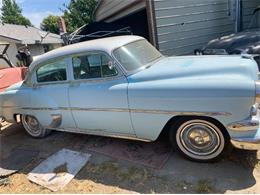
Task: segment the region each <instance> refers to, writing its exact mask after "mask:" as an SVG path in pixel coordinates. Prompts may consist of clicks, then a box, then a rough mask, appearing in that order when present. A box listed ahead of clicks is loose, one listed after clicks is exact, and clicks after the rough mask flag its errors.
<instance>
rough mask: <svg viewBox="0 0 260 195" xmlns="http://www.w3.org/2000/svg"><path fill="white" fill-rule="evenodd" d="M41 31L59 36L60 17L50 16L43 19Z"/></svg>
mask: <svg viewBox="0 0 260 195" xmlns="http://www.w3.org/2000/svg"><path fill="white" fill-rule="evenodd" d="M41 29H42V30H44V31H49V32H51V33H55V34H59V33H60V32H59V16H54V15H49V16H47V17H46V18H44V19H43V21H42V23H41Z"/></svg>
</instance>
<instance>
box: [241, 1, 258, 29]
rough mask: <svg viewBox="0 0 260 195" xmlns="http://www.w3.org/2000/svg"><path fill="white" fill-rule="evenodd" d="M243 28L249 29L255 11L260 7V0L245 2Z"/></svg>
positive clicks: (243, 2)
mask: <svg viewBox="0 0 260 195" xmlns="http://www.w3.org/2000/svg"><path fill="white" fill-rule="evenodd" d="M242 4H243V28H244V29H245V28H247V27H248V25H249V23H250V19H251V17H252V14H253V11H254V9H255V8H256V7H257V6H260V0H243V1H242Z"/></svg>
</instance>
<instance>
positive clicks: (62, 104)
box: [26, 58, 76, 129]
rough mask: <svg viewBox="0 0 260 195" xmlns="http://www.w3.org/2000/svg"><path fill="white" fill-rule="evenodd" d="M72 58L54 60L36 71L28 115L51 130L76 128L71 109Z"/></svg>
mask: <svg viewBox="0 0 260 195" xmlns="http://www.w3.org/2000/svg"><path fill="white" fill-rule="evenodd" d="M69 64H70V58H59V59H54V60H51V61H48V62H45V63H44V64H42V65H40V66H39V68H38V69H37V70H36V71H35V74H34V77H35V79H34V80H35V84H34V86H33V88H32V90H31V93H30V94H31V98H30V100H29V101H30V105H31V106H30V107H28V108H27V110H26V111H27V112H28V114H32V115H34V116H36V118H37V119H38V120H39V121H40V123H41V124H42V125H43V126H45V127H49V128H59V129H68V128H76V124H75V121H74V119H73V117H72V113H71V110H70V108H69V98H68V89H69V72H68V67H69Z"/></svg>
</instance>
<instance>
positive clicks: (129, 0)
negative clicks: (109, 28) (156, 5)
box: [95, 0, 145, 22]
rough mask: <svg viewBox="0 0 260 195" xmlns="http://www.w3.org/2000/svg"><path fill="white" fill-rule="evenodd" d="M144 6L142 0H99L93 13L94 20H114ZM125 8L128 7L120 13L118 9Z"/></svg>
mask: <svg viewBox="0 0 260 195" xmlns="http://www.w3.org/2000/svg"><path fill="white" fill-rule="evenodd" d="M144 7H145V1H144V0H101V1H100V5H99V7H98V9H97V11H96V13H95V18H96V21H108V22H109V21H114V20H115V19H119V18H121V17H123V16H126V15H129V14H131V13H132V12H135V11H136V10H140V9H142V8H144ZM125 8H128V9H126V10H124V11H123V13H121V14H120V13H119V12H120V10H122V9H125ZM114 15H115V16H114ZM107 18H109V19H107Z"/></svg>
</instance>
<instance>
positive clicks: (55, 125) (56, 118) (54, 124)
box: [48, 114, 62, 128]
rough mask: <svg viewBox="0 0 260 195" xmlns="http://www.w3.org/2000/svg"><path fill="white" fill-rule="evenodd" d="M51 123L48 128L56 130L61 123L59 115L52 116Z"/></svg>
mask: <svg viewBox="0 0 260 195" xmlns="http://www.w3.org/2000/svg"><path fill="white" fill-rule="evenodd" d="M51 117H52V122H51V124H50V125H49V127H48V128H58V127H59V126H60V125H61V122H62V116H61V115H60V114H52V115H51Z"/></svg>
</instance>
